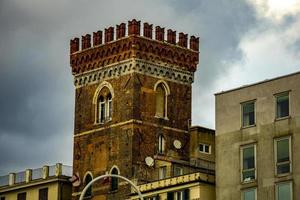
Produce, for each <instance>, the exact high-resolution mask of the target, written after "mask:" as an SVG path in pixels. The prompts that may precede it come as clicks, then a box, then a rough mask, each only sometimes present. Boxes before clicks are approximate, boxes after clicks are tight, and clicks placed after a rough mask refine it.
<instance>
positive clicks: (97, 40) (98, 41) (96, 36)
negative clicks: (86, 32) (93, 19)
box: [93, 31, 102, 46]
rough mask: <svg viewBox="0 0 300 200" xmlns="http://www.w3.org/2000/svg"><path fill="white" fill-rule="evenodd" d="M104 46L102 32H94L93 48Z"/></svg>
mask: <svg viewBox="0 0 300 200" xmlns="http://www.w3.org/2000/svg"><path fill="white" fill-rule="evenodd" d="M100 44H102V31H97V32H93V46H97V45H100Z"/></svg>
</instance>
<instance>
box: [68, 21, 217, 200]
mask: <svg viewBox="0 0 300 200" xmlns="http://www.w3.org/2000/svg"><path fill="white" fill-rule="evenodd" d="M141 30H143V33H141ZM126 33H127V34H126ZM152 35H153V36H152ZM166 35H167V37H166V38H165V29H164V28H162V27H160V26H156V27H155V31H153V25H152V24H148V23H144V24H143V28H142V27H141V23H140V21H137V20H131V21H128V25H127V26H126V24H125V23H121V24H120V25H117V26H116V31H115V30H114V27H109V28H107V29H105V32H104V34H102V31H97V32H94V33H93V38H92V41H91V35H89V34H87V35H85V36H82V39H81V40H79V38H75V39H72V40H71V42H70V64H71V68H72V74H73V76H74V85H75V90H76V92H75V93H76V94H75V95H76V96H75V127H74V159H73V171H74V173H78V174H79V177H80V180H81V183H82V184H81V185H79V186H77V187H73V193H72V195H73V199H78V197H79V196H80V194H81V191H82V189H83V188H84V186H85V185H86V184H87V183H88V182H89V181H90V180H91V179H93V178H94V177H97V176H99V175H103V174H106V173H112V174H120V175H123V176H125V177H127V178H129V179H130V180H132V181H134V182H135V183H136V184H145V183H148V182H152V181H157V180H158V179H165V178H169V177H173V176H180V175H183V174H186V173H194V172H197V171H201V170H204V171H205V173H210V174H214V158H211V156H207V155H206V156H203V159H200V157H199V155H197V153H195V150H194V149H192V146H193V148H196V149H199V148H200V147H198V145H199V144H198V145H191V142H196V143H198V142H199V141H198V140H191V137H190V136H191V134H190V128H191V127H190V124H191V96H192V90H191V88H192V82H193V79H194V72H195V71H196V67H197V64H198V60H199V52H198V51H199V38H196V37H194V36H191V37H190V39H189V40H188V36H187V34H184V33H179V36H177V35H176V31H173V30H171V29H169V30H167V34H166ZM102 36H104V37H103V38H102ZM154 36H155V37H154ZM177 37H178V40H177ZM188 43H189V45H188ZM80 47H81V48H80ZM201 131H202V132H203V134H202V133H200V132H201ZM200 132H199V131H198V129H195V131H194V134H192V135H194V136H193V137H195V138H197V139H198V138H201V137H206V138H207V140H209V139H211V140H213V141H214V131H212V130H208V129H207V130H206V129H205V128H203V130H200ZM199 135H200V136H199ZM211 136H213V137H211ZM205 145H206V146H205ZM213 145H214V142H212V141H209V144H205V142H204V143H203V144H202V146H201V150H202V151H203V152H204V153H203V154H205V153H206V151H208V152H207V153H206V154H211V153H212V152H214V147H213ZM191 156H192V157H193V159H191ZM206 157H207V158H206ZM212 157H214V156H212ZM208 158H209V159H208ZM130 191H131V188H130V185H129V184H127V183H126V182H124V181H122V180H116V179H115V178H113V179H111V180H110V183H109V184H106V183H101V182H100V183H96V184H95V185H93V187H92V188H91V189H90V190H89V192H88V194H87V195H86V198H89V199H93V200H96V199H97V200H100V199H101V200H102V199H126V198H129V195H130Z"/></svg>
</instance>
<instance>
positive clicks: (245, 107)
mask: <svg viewBox="0 0 300 200" xmlns="http://www.w3.org/2000/svg"><path fill="white" fill-rule="evenodd" d="M253 125H255V102H254V101H252V102H247V103H243V104H242V126H243V127H247V126H253Z"/></svg>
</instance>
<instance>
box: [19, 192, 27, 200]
mask: <svg viewBox="0 0 300 200" xmlns="http://www.w3.org/2000/svg"><path fill="white" fill-rule="evenodd" d="M17 200H26V192H22V193H19V194H18V197H17Z"/></svg>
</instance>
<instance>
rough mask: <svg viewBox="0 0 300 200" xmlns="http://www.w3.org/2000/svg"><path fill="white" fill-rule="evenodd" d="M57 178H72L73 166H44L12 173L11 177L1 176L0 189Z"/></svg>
mask: <svg viewBox="0 0 300 200" xmlns="http://www.w3.org/2000/svg"><path fill="white" fill-rule="evenodd" d="M57 176H68V177H71V176H72V166H67V165H62V164H60V163H57V164H56V165H51V166H44V167H41V168H37V169H27V170H26V171H22V172H18V173H10V174H9V175H5V176H0V187H5V186H12V185H15V184H21V183H28V182H30V181H33V180H39V179H41V180H43V179H47V178H51V177H57Z"/></svg>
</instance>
